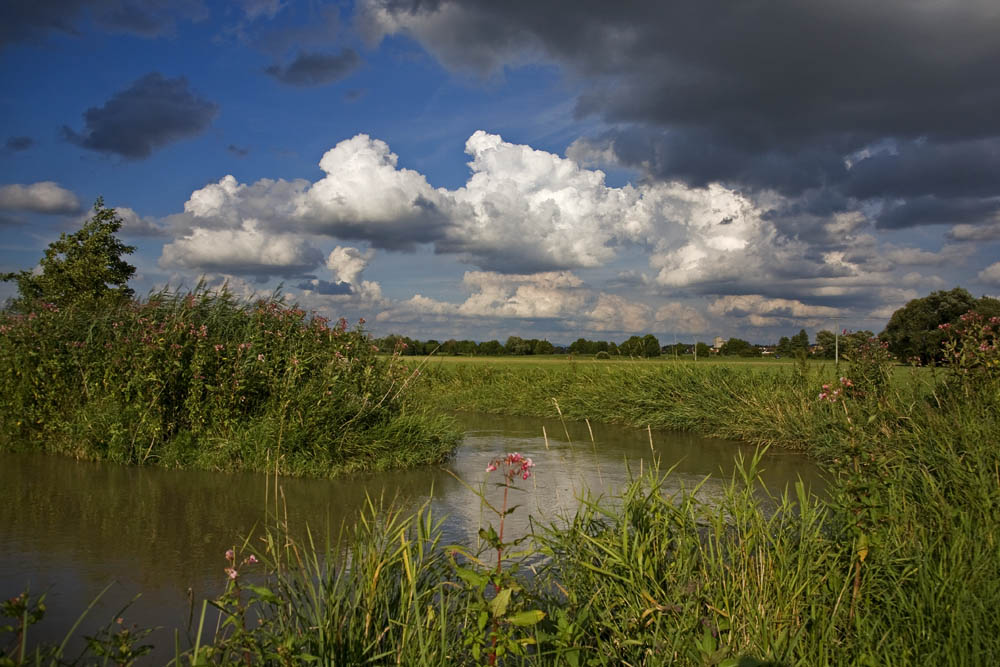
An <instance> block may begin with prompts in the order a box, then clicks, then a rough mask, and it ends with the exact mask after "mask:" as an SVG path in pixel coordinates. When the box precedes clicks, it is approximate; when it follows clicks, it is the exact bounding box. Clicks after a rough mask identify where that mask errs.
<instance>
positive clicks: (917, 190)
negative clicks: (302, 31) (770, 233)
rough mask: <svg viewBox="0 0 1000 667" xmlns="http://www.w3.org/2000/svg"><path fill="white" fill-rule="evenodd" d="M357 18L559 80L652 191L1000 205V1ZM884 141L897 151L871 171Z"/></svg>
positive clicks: (470, 59) (484, 2)
mask: <svg viewBox="0 0 1000 667" xmlns="http://www.w3.org/2000/svg"><path fill="white" fill-rule="evenodd" d="M359 17H360V18H359V19H358V20H359V23H360V24H361V26H362V28H363V30H365V31H366V33H367V34H368V36H369V37H370V38H371V39H373V40H377V39H379V38H381V37H382V36H383V35H386V34H393V33H406V34H409V35H410V36H412V37H414V38H415V39H417V40H418V41H420V42H421V43H422V44H423V45H424V46H425V47H426V48H427V49H428V51H430V52H431V53H432V54H434V55H435V57H437V58H438V60H439V61H440V62H442V63H443V64H445V65H446V66H448V67H450V68H452V69H455V70H465V71H472V72H473V73H476V74H480V75H489V74H492V73H495V72H500V71H502V69H503V67H505V66H510V65H514V66H516V65H518V64H521V63H524V62H525V61H526V56H525V54H526V53H530V54H532V56H533V57H534V58H535V59H536V60H539V59H540V60H544V61H547V62H549V63H553V64H557V65H560V66H562V67H563V68H564V70H565V71H566V72H567V74H568V76H569V77H571V78H573V79H574V80H575V82H577V83H578V84H579V85H580V87H581V90H582V92H581V94H580V96H579V98H578V100H577V106H576V113H577V114H578V116H579V117H581V118H583V117H596V118H599V119H601V120H603V121H604V122H605V123H607V124H608V125H609V126H610V129H607V130H605V131H603V132H601V133H598V134H596V135H595V136H592V137H590V138H589V140H588V141H589V142H591V143H592V144H593V146H594V148H595V150H594V151H593V153H594V154H598V153H602V154H604V155H605V156H611V157H612V158H613V159H614V161H615V162H617V163H618V164H619V165H621V166H625V167H632V168H636V169H639V170H640V171H642V172H643V173H644V174H646V176H647V177H649V178H653V179H662V180H681V181H683V182H685V183H687V184H688V185H692V186H702V185H705V184H708V183H713V182H718V183H722V184H725V185H728V186H732V187H736V188H740V189H741V190H775V191H778V192H780V193H782V194H784V195H786V196H796V197H797V196H799V195H802V194H803V193H807V192H809V191H810V190H815V189H829V190H833V191H836V192H837V193H838V194H839V195H840V196H841V197H843V198H846V199H851V200H854V201H855V202H860V203H865V202H869V201H871V202H873V203H878V202H879V201H880V200H882V199H900V198H902V199H910V198H917V197H925V196H935V197H938V198H940V199H955V198H971V199H975V198H980V199H988V198H991V197H995V196H997V195H1000V178H998V175H1000V147H998V145H1000V78H998V77H997V76H996V72H997V71H1000V40H997V39H996V35H997V34H998V33H1000V13H998V12H996V11H995V4H994V3H991V2H986V1H981V2H976V1H974V2H965V3H921V4H919V5H916V6H914V5H913V4H912V3H910V2H908V1H905V0H888V1H886V2H879V3H872V2H868V0H845V2H839V3H836V4H833V5H831V4H824V3H818V4H817V3H802V2H798V1H797V0H777V1H775V2H769V3H764V4H755V5H753V6H752V7H751V6H749V5H746V4H745V3H733V2H729V1H728V0H706V1H705V2H692V3H684V2H670V3H624V4H623V3H582V4H581V3H574V4H573V5H572V6H569V5H568V3H567V4H562V3H538V2H528V1H527V0H521V1H517V0H514V1H512V2H505V3H495V2H491V1H489V0H478V1H477V0H468V1H464V2H461V3H459V2H452V1H445V0H441V1H439V2H427V1H424V0H419V1H415V2H410V3H406V2H397V1H388V2H382V1H380V0H367V1H363V2H362V3H361V10H360V11H359ZM886 141H889V142H892V143H895V144H896V145H898V146H899V150H898V151H896V152H895V153H894V154H893V153H889V152H885V151H882V152H878V151H876V152H874V153H873V154H871V155H867V153H866V151H867V149H868V148H870V147H871V146H875V145H879V144H880V143H885V142H886ZM852 155H862V156H865V155H867V156H866V157H862V158H861V159H860V160H856V161H855V162H854V163H853V166H852V167H851V168H849V167H848V166H847V164H845V157H846V156H852ZM897 213H898V214H899V215H903V214H904V213H906V210H905V209H903V210H899V211H897ZM821 217H822V216H820V218H821ZM804 220H805V218H800V222H803V221H804ZM817 224H821V223H820V222H819V220H818V219H817ZM893 224H894V225H896V226H907V225H908V224H910V225H912V224H923V223H922V222H921V219H920V218H914V219H913V220H912V221H911V222H910V223H906V222H905V221H902V220H900V221H894V222H893Z"/></svg>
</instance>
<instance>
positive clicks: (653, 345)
mask: <svg viewBox="0 0 1000 667" xmlns="http://www.w3.org/2000/svg"><path fill="white" fill-rule="evenodd" d="M642 356H644V357H648V358H652V357H658V356H660V341H658V340H657V339H656V336H654V335H653V334H646V335H645V336H643V337H642Z"/></svg>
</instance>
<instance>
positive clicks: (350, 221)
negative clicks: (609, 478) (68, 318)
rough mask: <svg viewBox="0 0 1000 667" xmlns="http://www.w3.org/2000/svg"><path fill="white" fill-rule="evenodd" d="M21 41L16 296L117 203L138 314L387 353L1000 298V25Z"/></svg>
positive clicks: (110, 28) (53, 36)
mask: <svg viewBox="0 0 1000 667" xmlns="http://www.w3.org/2000/svg"><path fill="white" fill-rule="evenodd" d="M0 25H2V26H3V27H0V76H2V78H3V81H4V83H5V85H4V86H3V88H2V92H0V117H2V119H3V124H2V127H3V135H2V136H0V233H2V242H0V270H2V271H10V270H19V269H25V268H30V267H31V266H33V265H34V264H35V263H36V262H37V260H38V259H39V258H40V256H41V254H42V252H43V250H44V248H45V247H46V245H47V244H48V243H49V242H51V241H52V240H54V239H55V238H57V237H58V234H59V233H60V232H63V231H72V230H73V229H75V228H76V227H77V226H78V225H79V224H80V222H81V221H82V220H83V219H85V218H86V215H87V211H88V210H89V208H90V206H91V204H92V203H93V201H94V200H95V199H96V197H98V196H103V197H104V199H105V202H106V203H107V204H108V205H110V206H114V207H116V208H117V209H118V210H119V212H120V213H121V215H122V217H123V218H124V219H125V225H124V227H123V230H122V236H123V237H124V238H125V240H126V241H128V242H129V243H133V244H135V245H136V246H137V247H138V251H137V252H136V254H135V255H133V256H132V260H131V261H132V262H133V263H134V264H135V265H136V266H137V268H138V274H137V277H136V279H135V281H134V286H135V287H136V289H137V290H138V291H140V292H144V291H146V290H150V289H157V288H160V287H162V286H163V285H171V286H177V285H187V286H190V285H193V284H195V283H196V282H197V281H198V280H199V278H202V277H204V278H205V279H206V280H207V281H208V282H209V284H212V285H221V284H222V283H223V282H228V283H229V285H230V287H231V288H232V289H234V290H235V291H238V292H240V293H246V294H252V293H254V292H270V291H271V290H272V289H274V288H275V287H276V286H277V285H279V284H280V285H282V286H283V290H284V292H285V293H286V294H288V295H289V297H290V298H292V299H294V300H297V301H299V302H300V303H301V304H303V305H305V306H307V307H309V308H312V309H315V310H317V311H320V312H323V313H325V314H327V315H333V316H338V317H339V316H346V317H348V318H350V319H356V318H358V317H365V318H366V319H367V320H368V322H369V326H370V327H371V329H372V330H373V331H374V332H375V333H376V334H378V335H382V334H387V333H391V332H398V333H403V334H407V335H410V336H414V337H420V338H427V337H437V338H442V337H457V338H474V339H488V338H494V337H495V338H500V339H501V340H502V339H504V338H506V336H508V335H511V334H516V335H521V336H524V337H547V338H549V339H550V340H553V341H556V342H569V341H572V340H574V339H575V338H577V337H579V336H586V337H588V338H601V339H614V340H622V339H624V338H626V337H628V336H629V335H632V334H644V333H649V332H651V333H654V334H656V335H658V336H659V337H660V338H661V339H662V340H664V341H669V340H671V339H672V338H673V337H674V336H677V337H678V338H680V339H682V340H692V339H694V338H699V339H702V340H710V339H711V338H712V337H714V336H716V335H721V336H723V337H729V336H740V337H743V338H747V339H749V340H753V341H760V342H767V341H773V340H776V339H777V338H778V337H779V336H781V335H791V334H793V333H795V332H797V331H798V330H799V329H800V328H805V329H807V331H809V332H810V334H814V333H815V331H817V330H819V329H824V328H826V329H832V328H833V327H834V322H835V321H839V323H840V326H841V327H846V328H849V329H862V328H863V329H871V330H874V331H878V330H880V329H881V328H882V327H883V326H884V323H885V321H886V319H887V318H888V316H889V314H891V312H892V311H893V310H894V309H895V308H897V307H899V306H901V305H902V304H904V303H905V302H906V301H907V300H909V299H911V298H914V297H917V296H923V295H925V294H927V293H929V292H931V291H933V290H936V289H950V288H951V287H954V286H955V285H962V286H964V287H966V288H968V289H969V290H970V291H971V292H973V294H975V295H976V296H979V295H982V294H990V295H997V294H998V293H1000V262H998V261H997V260H998V259H1000V252H998V251H1000V80H998V78H997V77H996V75H995V72H996V71H1000V42H998V40H996V39H995V35H996V34H997V30H998V28H1000V11H998V10H997V8H996V6H995V3H991V2H971V1H970V2H964V3H945V4H942V3H935V2H930V1H929V0H928V1H921V2H916V3H912V2H893V1H890V2H885V3H879V4H878V5H877V6H872V3H862V2H844V3H830V4H828V5H825V6H818V5H817V6H803V5H802V4H801V3H797V2H792V0H781V1H775V2H772V3H769V4H768V5H760V6H757V8H756V10H755V11H754V12H749V11H747V9H746V7H744V6H741V5H739V3H728V2H722V1H721V0H719V1H718V2H705V3H698V4H697V6H693V5H691V4H690V3H649V4H647V5H643V4H634V5H628V6H625V7H616V6H615V4H614V3H593V4H591V3H573V4H568V3H537V2H534V3H521V2H509V3H490V2H483V3H477V2H474V1H469V2H463V3H451V2H446V1H440V2H437V1H433V2H420V3H416V4H414V5H413V6H408V5H407V4H406V3H405V2H396V1H391V2H390V1H389V0H359V1H358V2H356V3H350V2H345V3H322V2H305V1H301V0H299V1H296V0H285V1H283V2H282V1H280V0H244V1H243V2H231V3H211V2H203V1H202V0H184V1H183V2H167V1H166V0H162V1H154V0H146V1H137V0H57V1H52V0H40V1H35V2H27V1H23V2H22V1H20V0H15V1H13V2H11V3H6V4H5V5H4V7H3V8H2V9H0ZM0 290H5V291H3V292H0V296H2V297H6V296H9V295H10V294H11V286H10V285H4V286H0Z"/></svg>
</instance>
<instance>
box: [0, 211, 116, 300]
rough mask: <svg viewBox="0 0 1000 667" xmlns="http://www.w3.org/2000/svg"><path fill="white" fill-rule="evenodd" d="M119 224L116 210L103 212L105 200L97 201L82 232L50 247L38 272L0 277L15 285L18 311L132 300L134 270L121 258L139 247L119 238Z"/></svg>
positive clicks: (23, 272) (25, 272)
mask: <svg viewBox="0 0 1000 667" xmlns="http://www.w3.org/2000/svg"><path fill="white" fill-rule="evenodd" d="M121 226H122V219H121V218H120V217H118V214H117V213H116V212H115V209H113V208H105V206H104V200H103V199H101V198H100V197H98V199H97V201H96V202H95V203H94V215H93V216H91V218H90V219H89V220H87V222H85V223H84V224H83V227H81V228H80V230H79V231H76V232H74V233H72V234H65V233H63V234H60V235H59V240H58V241H53V242H52V243H50V244H49V247H48V249H47V250H46V251H45V256H44V257H42V260H41V261H40V262H39V268H40V269H41V270H40V271H18V272H16V273H7V274H4V275H3V276H0V279H2V280H4V281H14V282H16V283H17V291H18V297H17V299H15V300H14V303H13V306H14V308H15V309H18V310H27V309H30V308H31V307H32V304H33V303H34V302H35V301H45V302H48V303H53V304H55V305H57V306H60V307H63V306H68V305H70V304H73V303H77V302H80V301H87V300H90V301H93V300H98V299H105V298H116V299H130V298H132V296H133V294H134V293H133V291H132V289H131V288H130V287H129V286H128V281H129V278H131V277H132V276H133V275H134V274H135V267H134V266H132V265H131V264H129V263H128V262H126V261H125V260H124V259H122V255H129V254H132V253H133V252H135V246H130V245H125V244H124V243H122V242H121V241H120V240H119V239H118V237H117V236H115V234H116V233H117V232H118V230H119V229H121Z"/></svg>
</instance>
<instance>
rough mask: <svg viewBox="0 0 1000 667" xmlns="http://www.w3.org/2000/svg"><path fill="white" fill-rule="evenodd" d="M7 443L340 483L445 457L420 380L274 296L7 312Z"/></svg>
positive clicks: (341, 327)
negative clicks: (347, 474) (416, 385)
mask: <svg viewBox="0 0 1000 667" xmlns="http://www.w3.org/2000/svg"><path fill="white" fill-rule="evenodd" d="M0 336H2V337H3V345H0V382H3V384H4V386H5V387H6V388H7V389H6V391H5V392H4V393H3V394H2V396H0V435H2V438H0V443H2V446H3V447H4V448H6V449H32V450H43V451H49V452H59V453H65V454H70V455H73V456H77V457H84V458H90V459H104V460H111V461H116V462H120V463H128V464H145V463H156V464H160V465H167V466H174V467H177V466H198V467H205V468H213V469H223V470H232V469H251V470H264V469H265V468H269V469H272V470H274V469H278V470H280V471H281V472H284V473H287V474H300V475H301V474H312V475H322V476H326V475H331V474H334V473H336V472H342V471H347V470H358V469H381V468H388V467H400V466H408V465H415V464H420V463H430V462H437V461H441V460H443V458H445V457H446V456H448V454H449V453H450V451H451V450H452V449H453V448H454V446H455V444H456V443H457V440H458V433H456V432H455V430H454V428H453V427H452V426H450V425H449V423H448V419H447V418H445V417H443V416H434V415H428V414H426V413H424V412H423V410H422V409H421V408H420V407H419V406H417V405H415V404H413V403H412V402H409V401H408V394H409V390H410V388H411V387H412V383H413V379H414V377H416V374H417V373H418V372H419V371H413V370H411V369H409V368H407V367H405V366H404V365H403V364H402V363H401V361H400V358H399V356H398V355H394V356H392V357H389V358H382V357H379V356H378V355H377V354H376V352H377V351H376V349H375V348H374V346H373V345H372V343H371V342H370V340H369V339H368V336H367V334H366V333H365V332H364V331H363V329H361V328H358V329H356V330H353V331H352V330H349V329H348V328H347V323H346V322H345V321H343V320H341V321H340V322H338V323H337V324H336V325H335V326H329V322H328V320H326V319H325V318H322V317H318V316H313V317H309V316H308V314H307V313H305V312H304V311H303V310H301V309H299V308H296V307H294V306H288V305H285V304H284V303H282V302H281V301H280V300H277V299H269V300H261V301H258V302H256V303H244V302H240V301H238V300H237V299H235V298H233V297H232V296H231V295H230V294H228V293H227V292H225V291H222V292H220V293H216V292H209V291H207V290H205V289H202V288H199V289H196V290H195V291H194V292H191V293H189V294H186V295H182V294H170V293H166V292H162V293H159V294H155V295H153V296H151V297H150V298H149V299H148V300H147V301H145V302H121V303H118V304H117V305H114V306H108V305H106V304H105V303H103V302H91V301H81V302H78V303H75V304H73V305H71V306H69V307H66V308H58V307H56V306H54V305H51V304H43V307H42V308H41V309H40V310H39V311H37V312H35V311H31V312H29V313H27V314H11V313H8V314H4V315H2V316H0Z"/></svg>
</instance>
